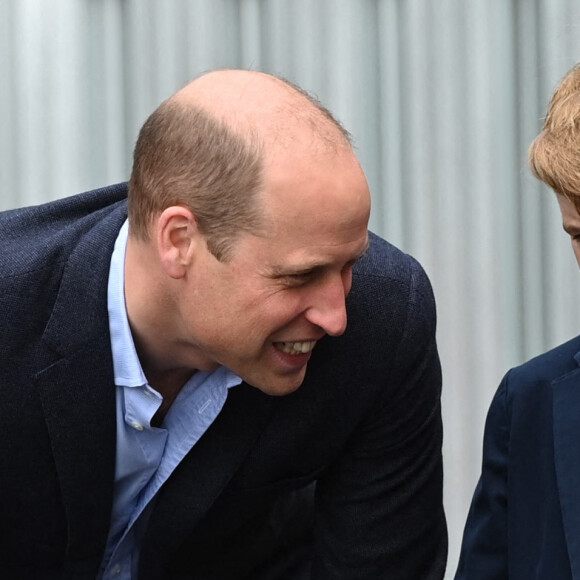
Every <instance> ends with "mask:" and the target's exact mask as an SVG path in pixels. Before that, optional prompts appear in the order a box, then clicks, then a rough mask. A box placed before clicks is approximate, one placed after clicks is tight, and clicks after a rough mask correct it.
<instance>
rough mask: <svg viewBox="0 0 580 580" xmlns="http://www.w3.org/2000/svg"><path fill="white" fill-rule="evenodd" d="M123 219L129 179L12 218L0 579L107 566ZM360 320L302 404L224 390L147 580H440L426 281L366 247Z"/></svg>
mask: <svg viewBox="0 0 580 580" xmlns="http://www.w3.org/2000/svg"><path fill="white" fill-rule="evenodd" d="M126 217H127V203H126V186H125V185H123V184H120V185H116V186H111V187H108V188H104V189H101V190H96V191H92V192H88V193H85V194H81V195H78V196H73V197H71V198H67V199H64V200H60V201H56V202H52V203H49V204H45V205H42V206H38V207H33V208H25V209H19V210H12V211H8V212H3V213H0V241H1V243H2V253H1V254H0V316H1V320H2V323H1V324H0V441H1V442H2V446H1V451H0V466H1V468H0V537H1V538H2V540H1V541H0V575H1V576H2V577H6V578H10V579H11V580H14V579H20V578H22V579H27V580H34V579H38V580H51V579H54V580H56V579H64V578H67V579H76V580H84V579H87V580H88V579H92V578H95V575H96V573H97V571H98V568H99V564H100V561H101V558H102V554H103V550H104V547H105V542H106V538H107V533H108V529H109V518H110V512H111V504H112V496H113V483H114V470H115V441H116V439H115V438H116V436H115V387H114V383H113V371H112V358H111V350H110V337H109V329H108V318H107V276H108V269H109V262H110V257H111V253H112V250H113V245H114V242H115V239H116V236H117V234H118V231H119V229H120V227H121V225H122V223H123V222H124V220H125V219H126ZM347 310H348V316H349V324H348V329H347V331H346V333H345V334H344V335H343V336H341V337H339V338H330V337H327V338H325V339H323V340H322V341H320V343H319V344H318V345H317V347H316V349H315V352H314V353H313V356H312V359H311V361H310V363H309V365H308V370H307V373H306V378H305V380H304V383H303V385H302V386H301V388H300V389H298V390H297V391H296V392H295V393H293V394H291V395H289V396H286V397H270V396H268V395H265V394H264V393H262V392H261V391H259V390H258V389H255V388H253V387H251V386H250V385H247V384H245V383H242V384H241V385H240V386H239V387H236V388H235V389H232V390H231V391H230V392H229V394H228V398H227V401H226V404H225V406H224V408H223V410H222V412H221V413H220V415H219V416H218V418H217V419H216V421H215V422H214V423H213V424H212V426H211V427H210V428H209V429H208V431H207V432H206V433H205V435H204V436H203V437H202V438H201V440H200V441H199V442H198V443H197V444H196V445H195V446H194V448H193V449H192V450H191V452H190V453H189V454H188V455H187V456H186V457H185V458H184V460H183V461H182V463H181V464H180V465H179V466H178V467H177V469H176V470H175V472H174V473H173V474H172V475H171V477H170V478H169V479H168V481H167V482H166V484H165V485H164V486H163V487H162V488H161V490H160V492H159V494H158V496H157V498H156V500H155V504H154V508H153V511H152V515H151V518H150V520H149V524H148V528H147V530H146V533H145V537H144V540H143V547H142V554H141V560H140V572H139V578H140V579H142V580H166V579H186V578H188V579H199V580H228V579H236V580H242V579H246V580H265V579H277V580H282V579H284V578H298V577H300V578H303V577H306V576H301V575H300V574H306V571H307V570H306V568H305V565H304V562H311V565H310V569H311V577H312V578H316V579H317V580H327V579H328V580H330V579H333V580H339V579H344V580H346V579H349V580H354V579H365V580H369V579H373V580H374V579H377V578H389V579H400V580H418V579H425V580H427V579H429V580H435V579H440V578H442V576H443V572H444V568H445V559H446V545H447V538H446V529H445V518H444V514H443V508H442V467H441V437H442V435H441V413H440V387H441V375H440V366H439V359H438V355H437V348H436V344H435V308H434V301H433V295H432V292H431V287H430V285H429V282H428V280H427V277H426V276H425V273H424V272H423V270H422V269H421V267H420V266H419V265H418V263H417V262H416V261H415V260H413V259H412V258H411V257H409V256H407V255H405V254H403V253H402V252H400V251H399V250H397V249H396V248H394V247H393V246H391V245H389V244H388V243H387V242H385V241H383V240H381V239H380V238H378V237H376V236H374V235H371V248H370V250H369V252H368V254H367V255H366V256H365V257H364V258H362V259H361V260H360V261H359V263H358V264H357V265H356V268H355V272H354V281H353V288H352V291H351V294H350V296H349V299H348V303H347ZM312 505H313V506H314V507H313V511H312V509H310V507H311V506H312ZM306 508H308V509H306ZM290 554H293V555H297V556H296V559H295V560H292V559H291V558H290V556H289V555H290ZM293 557H294V556H293ZM296 563H297V564H296ZM295 564H296V565H295ZM293 566H295V567H294V568H293ZM299 568H300V569H301V571H300V572H298V570H299ZM292 570H294V572H292Z"/></svg>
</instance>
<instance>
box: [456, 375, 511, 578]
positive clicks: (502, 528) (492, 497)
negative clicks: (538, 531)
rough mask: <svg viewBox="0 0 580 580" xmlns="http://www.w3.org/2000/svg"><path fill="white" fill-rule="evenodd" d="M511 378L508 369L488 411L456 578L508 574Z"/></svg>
mask: <svg viewBox="0 0 580 580" xmlns="http://www.w3.org/2000/svg"><path fill="white" fill-rule="evenodd" d="M508 381H509V373H508V374H507V375H506V377H505V378H504V380H503V381H502V383H501V385H500V387H499V389H498V390H497V393H496V395H495V397H494V399H493V401H492V403H491V406H490V409H489V411H488V415H487V420H486V424H485V433H484V439H483V463H482V473H481V477H480V479H479V482H478V484H477V487H476V489H475V493H474V496H473V500H472V503H471V508H470V510H469V514H468V517H467V522H466V525H465V531H464V535H463V543H462V546H461V553H460V558H459V565H458V569H457V573H456V576H455V580H507V578H508V550H507V541H508V523H507V517H508V514H507V494H508V489H507V486H508V452H509V439H510V421H509V414H508V408H507V393H508Z"/></svg>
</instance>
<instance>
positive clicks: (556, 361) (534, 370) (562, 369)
mask: <svg viewBox="0 0 580 580" xmlns="http://www.w3.org/2000/svg"><path fill="white" fill-rule="evenodd" d="M579 357H580V335H579V336H576V337H574V338H572V339H570V340H568V341H566V342H564V343H562V344H560V345H558V346H556V347H554V348H552V349H550V350H548V351H546V352H544V353H542V354H540V355H538V356H535V357H533V358H531V359H530V360H528V361H526V362H525V363H523V364H521V365H519V366H516V367H514V368H513V369H511V370H510V371H509V373H508V375H509V381H510V384H511V385H513V384H514V383H518V384H524V385H525V384H529V383H549V382H551V381H553V380H554V379H557V378H558V377H561V376H563V375H565V374H567V373H569V372H571V371H574V370H577V369H578V366H579V362H578V360H579Z"/></svg>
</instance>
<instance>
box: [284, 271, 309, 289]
mask: <svg viewBox="0 0 580 580" xmlns="http://www.w3.org/2000/svg"><path fill="white" fill-rule="evenodd" d="M311 277H312V272H301V273H300V274H288V275H287V276H284V282H285V283H286V284H287V285H288V286H300V285H302V284H306V282H308V281H309V280H310V278H311Z"/></svg>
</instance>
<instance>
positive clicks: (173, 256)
mask: <svg viewBox="0 0 580 580" xmlns="http://www.w3.org/2000/svg"><path fill="white" fill-rule="evenodd" d="M156 225H157V227H156V236H157V251H158V252H159V259H160V261H161V265H162V267H163V269H164V270H165V272H166V273H167V274H168V275H169V276H171V278H175V279H178V278H183V277H184V276H185V274H186V272H187V269H188V267H189V264H190V263H191V260H192V257H193V253H194V252H193V249H194V245H195V240H196V238H197V236H199V230H198V228H197V222H196V221H195V217H194V215H193V213H192V212H191V211H190V210H189V209H188V208H186V207H183V206H180V205H174V206H171V207H168V208H166V209H165V210H163V212H161V214H160V215H159V217H158V218H157V224H156Z"/></svg>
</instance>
